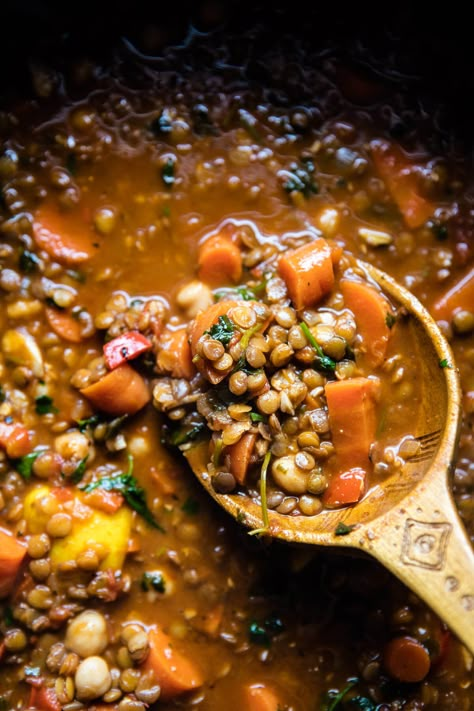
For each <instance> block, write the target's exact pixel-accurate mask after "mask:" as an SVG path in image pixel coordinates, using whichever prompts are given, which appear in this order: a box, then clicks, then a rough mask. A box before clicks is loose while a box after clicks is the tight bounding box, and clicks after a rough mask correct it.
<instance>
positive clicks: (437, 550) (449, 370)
mask: <svg viewBox="0 0 474 711" xmlns="http://www.w3.org/2000/svg"><path fill="white" fill-rule="evenodd" d="M359 265H360V266H361V267H362V268H363V269H365V270H366V272H367V273H368V274H369V276H370V277H371V278H372V279H374V280H375V281H376V282H377V283H378V284H379V286H380V287H381V288H382V290H383V291H384V292H385V293H386V294H387V295H388V296H389V297H390V299H391V300H392V302H394V303H395V304H398V305H399V306H403V307H405V309H406V310H407V312H408V313H409V325H410V328H411V329H412V333H413V335H414V340H415V342H416V343H417V346H418V348H419V354H418V355H419V358H418V364H419V373H418V383H419V386H420V388H422V394H423V397H422V411H421V415H420V417H419V419H418V422H407V434H412V435H414V436H415V437H416V438H417V439H418V441H419V442H420V452H419V454H418V455H417V456H415V457H414V458H413V459H411V460H408V461H407V462H406V464H405V465H404V467H403V469H402V471H401V472H400V471H399V472H397V473H395V474H392V475H391V476H390V477H389V478H387V479H386V480H385V481H384V482H383V483H382V484H378V485H375V486H373V487H372V488H371V489H370V490H369V491H368V493H367V494H366V496H365V497H364V498H363V499H362V500H361V501H360V502H359V503H358V504H356V505H355V506H351V507H347V508H343V509H337V510H326V511H322V512H321V513H319V514H317V515H316V516H285V515H283V514H279V513H277V512H275V511H269V512H268V513H269V522H270V525H269V529H268V532H266V534H265V535H268V536H271V537H273V538H279V539H282V540H284V541H288V542H292V543H310V544H313V545H314V544H316V545H323V546H338V547H344V548H353V549H354V548H355V549H359V550H361V551H364V552H366V553H368V554H369V555H372V556H373V557H374V558H376V559H377V560H378V561H380V563H382V565H384V566H385V567H386V568H388V570H390V571H391V572H392V573H394V574H395V575H396V576H397V577H398V578H399V579H400V580H402V581H403V582H404V583H405V585H407V586H408V587H409V588H410V589H411V590H412V591H413V592H415V593H416V594H417V595H418V596H419V597H420V598H422V599H423V600H424V601H425V602H426V603H427V604H428V605H429V606H430V607H431V608H432V609H433V610H434V611H435V612H436V613H437V615H439V617H440V618H441V619H442V620H444V621H445V622H446V623H447V624H448V626H449V627H450V628H451V629H452V631H453V632H454V633H455V634H456V635H457V636H458V637H459V639H460V640H461V641H462V642H463V643H464V644H465V645H466V647H467V648H468V649H469V650H470V651H471V652H472V653H474V552H473V550H472V547H471V545H470V542H469V539H468V537H467V535H466V532H465V530H464V528H463V525H462V523H461V521H460V519H459V516H458V514H457V512H456V508H455V505H454V502H453V499H452V496H451V492H450V490H449V485H448V478H449V474H450V473H451V470H452V468H453V463H454V456H455V449H456V445H457V440H458V434H459V426H460V419H461V406H460V403H461V391H460V386H459V377H458V372H457V370H456V368H455V367H453V364H454V361H453V355H452V352H451V349H450V347H449V346H448V344H447V342H446V341H445V339H444V337H443V336H442V334H441V332H440V331H439V329H438V327H437V325H436V323H435V322H434V321H433V319H432V318H431V316H430V315H429V313H428V312H427V311H426V309H425V308H424V307H423V306H422V305H421V304H420V303H419V301H418V300H417V299H416V298H415V297H414V296H413V295H412V294H410V293H409V292H408V291H407V290H406V289H404V288H403V287H402V286H400V285H399V284H398V283H397V282H396V281H394V280H393V279H392V278H391V277H389V276H388V275H387V274H384V273H383V272H381V271H380V270H378V269H376V268H375V267H373V266H371V265H370V264H366V263H364V262H359ZM443 366H444V367H443ZM413 430H414V431H413ZM185 456H186V458H187V459H188V462H189V464H190V465H191V468H192V470H193V472H194V474H195V475H196V476H197V477H198V479H199V480H200V481H201V483H202V484H203V485H204V487H205V488H206V489H207V491H208V492H209V493H210V494H211V496H212V497H213V498H214V499H215V500H216V501H217V502H218V504H219V505H220V506H222V507H223V508H224V509H225V510H226V511H228V512H229V513H230V514H231V515H232V516H233V517H234V518H236V519H237V520H238V521H239V523H242V524H244V525H245V526H247V527H249V528H251V529H257V528H261V527H262V512H261V507H260V505H259V504H257V503H255V502H254V501H253V500H252V499H251V498H250V497H248V496H245V495H242V494H236V495H233V494H232V495H229V494H219V493H216V491H214V488H213V486H212V483H211V479H210V476H209V474H208V471H207V466H206V465H207V461H208V450H207V442H204V443H202V444H200V445H196V446H195V447H193V448H192V449H189V450H188V451H187V452H185ZM341 523H343V524H345V526H347V527H348V528H349V533H347V534H346V535H336V528H337V527H338V524H341ZM339 529H341V526H339ZM343 530H344V531H346V530H347V529H346V528H344V527H343Z"/></svg>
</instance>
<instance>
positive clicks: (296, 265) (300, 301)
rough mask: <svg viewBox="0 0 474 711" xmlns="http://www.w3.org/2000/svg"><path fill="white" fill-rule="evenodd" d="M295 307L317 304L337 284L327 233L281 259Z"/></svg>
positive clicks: (279, 268) (284, 278) (282, 271)
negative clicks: (325, 235)
mask: <svg viewBox="0 0 474 711" xmlns="http://www.w3.org/2000/svg"><path fill="white" fill-rule="evenodd" d="M278 271H279V272H280V275H281V277H282V278H283V280H284V282H285V284H286V287H287V289H288V293H289V295H290V299H291V300H292V302H293V305H294V307H295V309H297V310H299V309H303V308H305V307H306V306H313V305H314V304H317V303H318V302H319V301H321V299H322V298H323V296H326V294H329V292H330V291H331V289H332V287H333V285H334V270H333V260H332V251H331V248H330V246H329V244H328V243H327V241H326V240H325V239H323V237H318V238H317V239H315V240H313V241H312V242H309V243H308V244H304V245H303V246H302V247H298V248H297V249H294V250H292V251H290V252H287V253H286V254H283V255H282V256H281V257H280V259H279V262H278Z"/></svg>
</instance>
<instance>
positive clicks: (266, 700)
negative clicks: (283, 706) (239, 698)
mask: <svg viewBox="0 0 474 711" xmlns="http://www.w3.org/2000/svg"><path fill="white" fill-rule="evenodd" d="M244 708H245V711H278V709H279V708H280V700H279V699H278V696H277V695H276V694H275V692H274V691H273V689H271V688H270V687H269V686H264V685H263V684H251V685H249V686H245V687H244Z"/></svg>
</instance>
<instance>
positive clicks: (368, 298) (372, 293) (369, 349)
mask: <svg viewBox="0 0 474 711" xmlns="http://www.w3.org/2000/svg"><path fill="white" fill-rule="evenodd" d="M341 291H342V295H343V296H344V303H345V305H346V306H347V308H348V309H350V310H351V311H352V313H353V314H354V318H355V321H356V325H357V330H358V332H359V333H360V336H361V339H362V343H361V351H360V356H361V359H362V360H363V361H364V362H366V363H367V365H368V366H369V368H376V367H377V366H379V365H381V364H382V363H383V361H384V360H385V355H386V352H387V346H388V342H389V339H390V322H391V319H392V318H393V317H394V313H393V309H392V307H391V305H390V304H389V302H388V301H387V299H386V298H385V297H384V296H383V295H382V294H381V293H380V292H378V291H377V290H376V289H375V288H374V287H372V286H370V285H368V284H365V283H364V282H359V281H350V280H349V279H343V280H342V281H341Z"/></svg>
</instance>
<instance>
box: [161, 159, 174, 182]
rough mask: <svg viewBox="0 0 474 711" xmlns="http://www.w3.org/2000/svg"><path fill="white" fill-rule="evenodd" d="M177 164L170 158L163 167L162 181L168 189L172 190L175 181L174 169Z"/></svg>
mask: <svg viewBox="0 0 474 711" xmlns="http://www.w3.org/2000/svg"><path fill="white" fill-rule="evenodd" d="M174 164H175V162H174V160H173V158H168V160H167V161H166V163H165V164H164V165H162V166H161V179H162V181H163V182H164V184H165V185H166V187H167V188H172V187H173V185H174V181H175V176H174V167H175V165H174Z"/></svg>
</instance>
